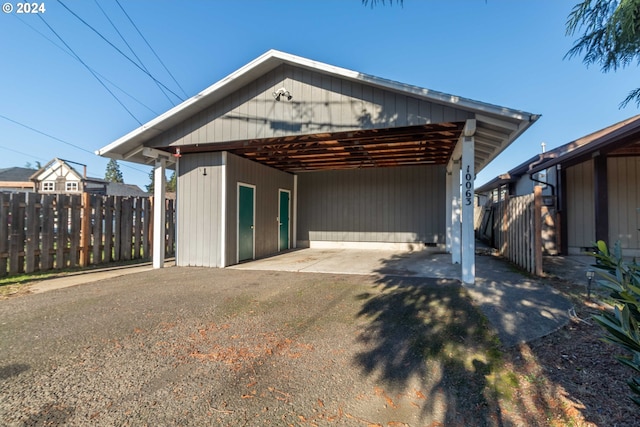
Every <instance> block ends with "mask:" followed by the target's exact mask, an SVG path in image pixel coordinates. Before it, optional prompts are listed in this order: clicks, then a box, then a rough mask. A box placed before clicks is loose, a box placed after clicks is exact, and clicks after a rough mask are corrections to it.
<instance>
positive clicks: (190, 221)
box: [97, 50, 539, 283]
mask: <svg viewBox="0 0 640 427" xmlns="http://www.w3.org/2000/svg"><path fill="white" fill-rule="evenodd" d="M538 117H539V116H538V115H534V114H530V113H526V112H523V111H518V110H513V109H510V108H505V107H500V106H496V105H491V104H487V103H483V102H479V101H473V100H469V99H465V98H461V97H458V96H453V95H448V94H445V93H441V92H435V91H432V90H429V89H424V88H420V87H416V86H411V85H406V84H402V83H398V82H394V81H390V80H385V79H381V78H378V77H374V76H370V75H366V74H362V73H359V72H355V71H351V70H346V69H343V68H339V67H335V66H332V65H328V64H323V63H319V62H316V61H312V60H309V59H306V58H301V57H298V56H294V55H290V54H287V53H283V52H279V51H275V50H272V51H269V52H267V53H265V54H264V55H262V56H260V57H259V58H257V59H255V60H254V61H252V62H250V63H249V64H247V65H245V66H244V67H242V68H240V69H239V70H237V71H236V72H234V73H232V74H230V75H229V76H227V77H225V78H224V79H222V80H220V81H219V82H217V83H215V84H214V85H212V86H210V87H209V88H207V89H205V90H204V91H202V92H201V93H199V94H197V95H196V96H194V97H192V98H190V99H189V100H187V101H185V102H183V103H182V104H180V105H178V106H176V107H175V108H173V109H171V110H169V111H167V112H166V113H164V114H162V115H160V116H159V117H157V118H155V119H153V120H151V121H150V122H149V123H147V124H145V125H143V126H141V127H140V128H138V129H135V130H134V131H132V132H130V133H129V134H127V135H125V136H123V137H122V138H120V139H118V140H116V141H114V142H113V143H111V144H109V145H108V146H106V147H104V148H102V149H100V150H98V152H97V154H99V155H102V156H106V157H110V158H114V159H118V160H126V161H132V162H137V163H143V164H152V165H153V166H154V168H155V175H154V176H155V177H156V181H155V197H156V198H157V199H161V198H162V197H163V191H164V180H163V179H161V177H163V176H164V173H165V168H166V167H171V168H174V167H175V169H176V171H177V176H178V195H177V215H178V224H177V233H178V235H177V236H176V242H177V248H176V251H177V255H176V262H177V264H178V265H185V266H186V265H203V266H211V267H227V266H229V265H234V264H237V263H239V262H241V261H243V260H251V259H256V258H262V257H265V256H268V255H272V254H275V253H278V252H280V251H285V250H288V249H291V248H295V247H298V246H309V247H342V248H349V247H355V248H361V249H367V248H386V249H391V248H402V247H404V248H411V249H417V248H425V247H427V248H428V247H437V248H440V249H444V250H446V251H447V252H450V253H451V262H452V263H453V264H462V279H463V281H464V282H466V283H473V281H474V277H475V264H474V234H473V210H474V197H473V181H474V178H475V174H476V173H477V172H479V171H480V170H482V168H484V167H485V166H486V165H487V164H488V163H489V162H490V161H491V160H492V159H493V158H494V157H495V156H497V155H498V154H499V153H500V152H501V151H502V150H504V149H505V148H506V147H507V146H508V145H509V144H511V143H512V142H513V141H514V140H515V139H516V138H517V137H518V136H520V135H521V134H522V132H524V131H525V130H526V129H527V128H528V127H529V126H531V125H532V124H533V123H534V122H535V121H536V120H537V119H538ZM163 207H164V205H163V204H162V203H156V204H155V208H156V211H155V212H154V231H155V232H156V233H157V234H156V235H155V236H154V252H153V255H154V266H156V267H161V266H162V261H163V259H164V254H163V253H162V251H163V247H162V245H160V244H159V242H160V241H161V234H160V233H161V232H162V230H164V223H163V221H164V212H163Z"/></svg>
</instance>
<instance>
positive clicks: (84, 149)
mask: <svg viewBox="0 0 640 427" xmlns="http://www.w3.org/2000/svg"><path fill="white" fill-rule="evenodd" d="M0 118H3V119H5V120H7V121H10V122H11V123H15V124H17V125H18V126H22V127H23V128H26V129H29V130H30V131H33V132H35V133H39V134H40V135H44V136H46V137H47V138H51V139H54V140H56V141H58V142H61V143H63V144H66V145H68V146H70V147H73V148H76V149H78V150H82V151H84V152H85V153H90V154H94V153H93V152H91V151H89V150H87V149H86V148H83V147H80V146H79V145H75V144H72V143H70V142H68V141H65V140H64V139H60V138H56V137H55V136H53V135H49V134H48V133H45V132H42V131H41V130H38V129H36V128H33V127H31V126H29V125H25V124H24V123H20V122H19V121H17V120H13V119H10V118H9V117H7V116H5V115H2V114H0Z"/></svg>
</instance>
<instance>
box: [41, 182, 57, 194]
mask: <svg viewBox="0 0 640 427" xmlns="http://www.w3.org/2000/svg"><path fill="white" fill-rule="evenodd" d="M48 184H51V188H45V187H48V186H49V185H48ZM54 191H56V182H55V181H42V192H43V193H53V192H54Z"/></svg>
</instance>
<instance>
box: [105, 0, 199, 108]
mask: <svg viewBox="0 0 640 427" xmlns="http://www.w3.org/2000/svg"><path fill="white" fill-rule="evenodd" d="M96 1H97V0H96ZM116 4H117V5H118V6H120V9H121V10H122V13H124V15H125V16H126V17H127V19H128V20H129V22H131V25H133V28H135V29H136V31H137V32H138V34H139V35H140V37H142V40H144V42H145V43H146V44H147V46H148V47H149V49H151V52H153V54H154V55H155V57H156V58H157V59H158V62H160V64H162V66H163V67H164V69H165V71H166V72H167V73H168V74H169V75H170V76H171V78H172V79H173V81H174V83H175V84H176V85H177V86H178V87H179V88H180V90H181V91H182V93H183V94H184V96H185V98H188V97H189V95H187V92H185V90H184V89H183V88H182V86H180V83H178V80H176V78H175V77H174V76H173V74H172V73H171V71H169V69H168V68H167V66H166V65H165V64H164V62H163V61H162V59H160V57H159V56H158V54H157V53H156V51H155V50H154V49H153V47H151V45H150V44H149V42H148V41H147V39H146V38H145V36H143V35H142V32H141V31H140V29H139V28H138V26H137V25H136V24H135V22H133V19H131V17H130V16H129V14H128V13H127V12H126V11H125V10H124V8H123V7H122V5H121V4H120V1H119V0H116Z"/></svg>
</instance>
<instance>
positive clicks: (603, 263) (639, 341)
mask: <svg viewBox="0 0 640 427" xmlns="http://www.w3.org/2000/svg"><path fill="white" fill-rule="evenodd" d="M597 245H598V252H597V253H596V254H594V256H595V257H596V259H597V263H596V265H597V266H598V267H599V269H600V271H598V273H599V275H600V277H601V279H600V280H598V284H599V285H601V286H603V287H605V288H606V289H608V290H609V292H610V293H609V295H610V297H611V298H612V299H613V303H614V304H613V305H614V308H613V311H607V312H604V313H603V314H600V315H596V316H593V317H594V320H595V321H596V322H598V324H600V326H602V328H603V329H604V330H605V332H606V336H605V341H607V342H610V343H613V344H616V345H618V346H620V347H622V348H624V349H626V350H628V351H629V355H621V356H617V357H616V359H618V360H619V361H620V362H621V363H623V364H624V365H627V366H629V367H631V368H632V369H633V370H635V371H636V372H637V373H640V329H639V327H638V324H639V323H640V266H639V265H638V264H637V263H636V260H635V259H634V260H633V261H631V262H627V261H625V260H624V259H623V258H622V250H621V248H620V244H619V243H616V244H615V245H614V247H613V250H612V252H609V248H607V245H606V243H605V242H603V241H599V242H598V244H597ZM627 384H629V387H630V388H631V391H632V392H633V395H632V396H631V399H632V400H633V401H634V402H635V403H636V405H638V406H640V377H632V378H631V379H629V380H628V381H627Z"/></svg>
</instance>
